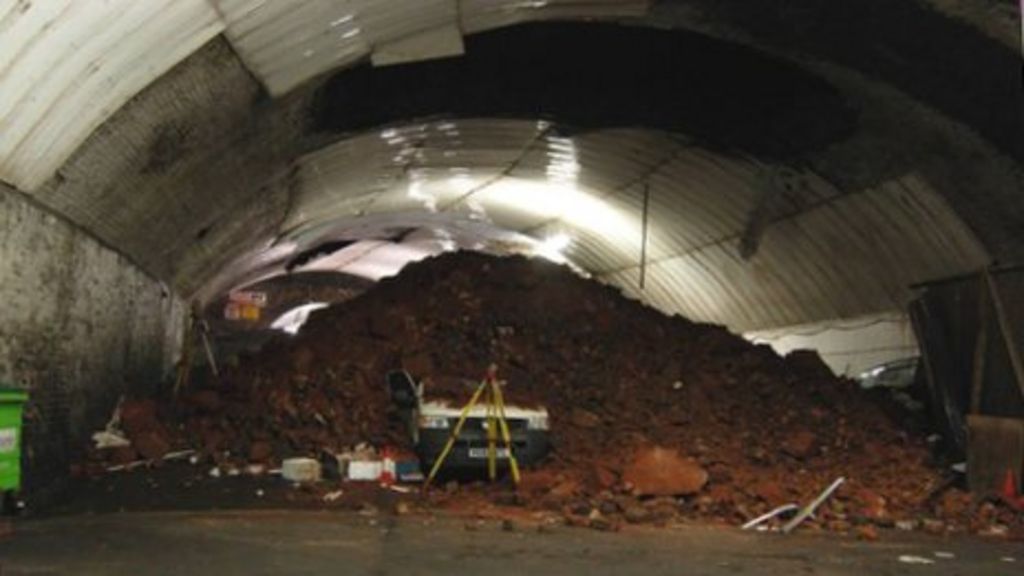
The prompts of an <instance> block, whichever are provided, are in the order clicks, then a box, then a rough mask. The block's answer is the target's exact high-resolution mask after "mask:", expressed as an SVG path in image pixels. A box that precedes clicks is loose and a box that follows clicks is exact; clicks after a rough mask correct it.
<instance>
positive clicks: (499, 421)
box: [423, 364, 519, 491]
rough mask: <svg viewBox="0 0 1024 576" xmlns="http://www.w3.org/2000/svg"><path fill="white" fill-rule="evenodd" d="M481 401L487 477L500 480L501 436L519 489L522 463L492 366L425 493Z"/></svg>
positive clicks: (470, 402)
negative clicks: (499, 455) (485, 427)
mask: <svg viewBox="0 0 1024 576" xmlns="http://www.w3.org/2000/svg"><path fill="white" fill-rule="evenodd" d="M481 401H482V402H483V403H484V407H485V409H486V411H485V414H486V419H487V420H486V421H487V477H488V478H489V479H490V480H491V481H492V482H493V481H494V480H495V479H497V477H498V435H499V434H500V435H501V441H502V442H503V443H504V444H505V450H507V451H508V463H509V469H510V470H511V471H512V482H513V483H514V484H515V485H517V486H518V485H519V463H518V462H517V461H516V456H515V454H514V453H513V451H512V434H511V433H510V432H509V428H508V420H507V419H506V418H505V397H504V395H503V394H502V392H501V382H499V381H498V367H497V366H495V365H493V364H492V365H491V366H490V367H488V368H487V375H486V376H484V379H483V381H481V382H480V385H479V386H477V389H476V391H475V392H474V393H473V396H472V397H471V398H470V399H469V402H467V403H466V405H465V406H463V407H462V413H461V414H460V415H459V421H458V423H456V424H455V428H453V429H452V433H451V435H450V436H448V442H446V443H445V445H444V449H443V450H442V451H441V455H440V456H438V458H437V460H436V461H435V462H434V466H433V467H432V468H431V469H430V474H429V475H428V476H427V480H426V482H424V483H423V490H424V491H426V490H427V488H429V487H430V483H431V482H433V480H434V477H436V476H437V473H438V472H439V471H440V470H441V466H443V465H444V460H445V458H447V457H448V454H450V453H451V451H452V448H453V447H454V446H455V442H456V441H457V440H458V439H459V434H461V433H462V428H463V426H465V424H466V419H467V418H468V417H469V413H470V412H471V411H472V410H473V407H474V406H476V405H477V404H478V403H480V402H481Z"/></svg>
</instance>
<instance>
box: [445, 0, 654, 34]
mask: <svg viewBox="0 0 1024 576" xmlns="http://www.w3.org/2000/svg"><path fill="white" fill-rule="evenodd" d="M650 5H651V0H459V14H461V17H462V30H463V31H464V32H465V33H466V34H472V33H474V32H481V31H483V30H490V29H493V28H500V27H502V26H509V25H512V24H519V23H522V22H530V21H539V20H570V19H579V20H584V19H595V18H624V17H625V18H628V17H638V16H643V15H644V14H646V13H647V10H648V8H649V7H650Z"/></svg>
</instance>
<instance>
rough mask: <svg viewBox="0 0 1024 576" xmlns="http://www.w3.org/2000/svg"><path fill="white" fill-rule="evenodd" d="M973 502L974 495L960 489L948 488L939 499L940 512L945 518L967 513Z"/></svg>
mask: <svg viewBox="0 0 1024 576" xmlns="http://www.w3.org/2000/svg"><path fill="white" fill-rule="evenodd" d="M972 503H973V498H972V496H971V495H970V494H969V493H967V492H962V491H960V490H947V491H946V493H945V494H943V495H942V498H940V499H939V514H940V515H941V516H942V517H943V518H956V517H958V516H962V515H964V514H966V513H967V512H968V511H969V510H970V509H971V505H972Z"/></svg>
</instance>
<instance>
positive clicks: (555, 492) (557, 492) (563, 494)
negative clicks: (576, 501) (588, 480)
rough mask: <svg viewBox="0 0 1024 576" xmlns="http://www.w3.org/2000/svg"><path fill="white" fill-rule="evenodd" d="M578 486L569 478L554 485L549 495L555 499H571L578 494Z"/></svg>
mask: <svg viewBox="0 0 1024 576" xmlns="http://www.w3.org/2000/svg"><path fill="white" fill-rule="evenodd" d="M579 489H580V484H579V482H576V481H575V480H573V479H571V478H566V479H564V480H562V481H561V482H559V483H558V484H556V485H555V486H554V487H553V488H552V489H551V492H550V494H551V495H552V496H554V497H556V498H571V497H572V496H575V495H576V493H577V492H579Z"/></svg>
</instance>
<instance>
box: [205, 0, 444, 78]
mask: <svg viewBox="0 0 1024 576" xmlns="http://www.w3.org/2000/svg"><path fill="white" fill-rule="evenodd" d="M213 2H214V4H215V5H216V6H217V8H218V9H219V10H220V12H221V14H222V15H223V17H224V19H225V20H226V22H227V31H226V35H227V37H228V39H229V40H230V41H231V43H232V45H233V46H234V47H235V50H236V51H237V52H238V54H239V56H240V57H241V58H242V60H243V61H244V62H245V63H246V66H248V67H249V69H250V70H252V71H253V73H254V74H256V76H257V77H258V78H259V79H260V81H261V82H263V84H264V85H265V86H266V87H267V89H268V90H269V91H270V93H271V94H274V95H280V94H284V93H285V92H288V91H289V90H291V89H292V88H295V87H296V86H298V85H299V84H301V83H303V82H305V81H306V80H308V79H310V78H313V77H314V76H317V75H319V74H322V73H324V72H327V71H329V70H333V69H335V68H338V67H342V66H346V65H351V64H353V63H355V62H357V61H359V60H361V59H363V58H366V57H368V56H370V55H371V53H372V52H373V50H374V49H376V48H377V47H378V46H379V47H383V48H384V49H385V52H386V54H385V55H384V56H382V61H383V62H385V63H387V62H390V61H392V60H395V59H396V58H397V57H398V53H401V56H402V59H403V60H404V61H409V60H410V59H412V58H414V57H415V54H412V53H410V52H409V51H408V49H409V48H410V47H409V46H404V45H403V42H404V41H409V40H410V39H411V41H412V42H413V44H415V45H414V46H412V47H411V48H412V49H419V50H424V52H423V53H422V56H421V57H422V58H427V57H437V56H439V55H449V54H451V53H452V52H453V50H454V49H455V48H457V46H453V44H452V39H451V38H450V37H447V36H445V34H446V33H448V36H450V31H451V29H452V28H453V27H454V26H455V25H456V23H457V10H456V8H457V6H456V2H455V0H264V1H261V2H254V1H252V0H213ZM431 34H433V37H431ZM424 35H426V36H427V37H426V39H424ZM440 39H444V40H445V42H443V43H439V42H440ZM417 41H418V42H417ZM424 41H425V42H426V43H425V44H424V43H423V42H424Z"/></svg>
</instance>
